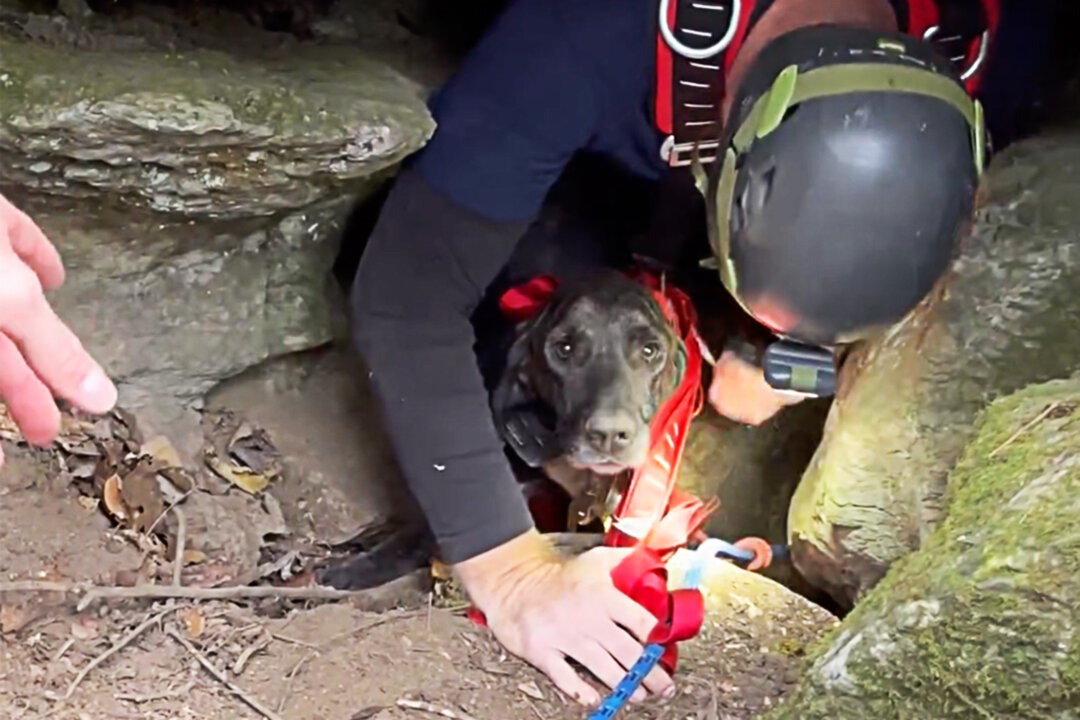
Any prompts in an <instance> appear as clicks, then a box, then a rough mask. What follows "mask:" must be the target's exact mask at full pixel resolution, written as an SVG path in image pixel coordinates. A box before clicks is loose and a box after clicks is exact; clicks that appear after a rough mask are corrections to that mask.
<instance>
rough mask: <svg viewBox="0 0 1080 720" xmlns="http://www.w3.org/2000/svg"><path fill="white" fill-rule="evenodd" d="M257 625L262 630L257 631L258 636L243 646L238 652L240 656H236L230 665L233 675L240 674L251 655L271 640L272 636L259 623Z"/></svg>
mask: <svg viewBox="0 0 1080 720" xmlns="http://www.w3.org/2000/svg"><path fill="white" fill-rule="evenodd" d="M258 627H259V628H260V629H261V630H262V632H261V633H259V638H258V639H257V640H256V641H255V642H253V643H251V644H250V645H248V646H247V647H246V648H244V651H243V652H242V653H240V657H238V658H236V662H234V663H233V667H232V671H233V675H241V674H242V673H243V672H244V667H245V666H246V665H247V662H248V660H250V659H251V656H252V655H254V654H255V653H257V652H259V651H260V650H262V649H264V648H265V647H266V646H267V645H269V644H270V642H271V641H272V640H273V637H272V636H271V635H270V633H269V631H267V629H266V628H264V627H262V626H261V625H260V626H258Z"/></svg>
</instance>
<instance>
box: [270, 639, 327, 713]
mask: <svg viewBox="0 0 1080 720" xmlns="http://www.w3.org/2000/svg"><path fill="white" fill-rule="evenodd" d="M318 654H319V652H318V651H317V650H313V651H312V652H309V653H308V654H307V655H305V656H304V657H302V658H300V662H298V663H296V665H294V666H293V669H292V670H290V671H289V674H288V675H286V676H285V690H284V691H283V692H282V693H281V699H280V700H278V704H277V711H278V712H281V711H282V710H284V709H285V703H286V702H288V700H289V695H291V694H292V686H293V681H294V680H296V675H297V674H298V673H299V672H300V668H301V667H303V665H304V663H306V662H307V661H308V660H310V659H311V658H313V657H315V656H316V655H318Z"/></svg>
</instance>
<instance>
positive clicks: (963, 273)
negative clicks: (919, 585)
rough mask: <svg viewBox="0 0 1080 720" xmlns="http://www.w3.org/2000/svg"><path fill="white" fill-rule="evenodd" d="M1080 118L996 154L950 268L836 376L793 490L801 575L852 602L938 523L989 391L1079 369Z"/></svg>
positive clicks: (793, 531) (793, 534) (991, 395)
mask: <svg viewBox="0 0 1080 720" xmlns="http://www.w3.org/2000/svg"><path fill="white" fill-rule="evenodd" d="M1077 198H1080V128H1077V127H1076V126H1073V127H1066V128H1061V129H1058V130H1056V131H1053V132H1049V133H1047V134H1046V135H1044V136H1041V137H1036V138H1033V139H1030V140H1027V141H1025V142H1022V143H1019V144H1017V145H1014V146H1012V147H1010V148H1008V149H1006V150H1005V151H1004V152H1002V153H1001V154H1000V155H998V156H997V157H996V158H995V159H994V161H993V163H992V164H991V167H990V168H989V169H988V171H987V174H986V175H985V176H984V178H983V183H982V186H981V188H980V192H979V197H978V200H977V208H976V217H975V223H974V226H973V230H972V233H971V234H970V236H969V237H967V238H966V239H965V241H964V243H963V246H962V248H961V251H960V254H959V257H958V259H957V261H956V263H955V264H954V267H953V269H952V272H951V274H950V275H949V276H948V277H947V278H945V279H944V281H943V282H942V283H941V286H940V287H939V288H938V289H937V290H936V291H935V292H934V293H933V294H932V295H931V296H930V297H928V298H927V299H926V301H925V302H924V303H922V304H921V305H920V306H919V307H918V308H916V309H915V310H914V311H913V312H912V313H911V314H910V315H909V317H907V318H906V319H905V320H904V321H903V322H901V323H900V324H899V325H898V326H897V327H895V328H893V329H892V330H891V331H890V332H889V333H887V334H885V335H884V336H883V337H881V338H879V339H877V340H876V341H875V342H873V343H872V344H870V345H868V346H866V347H863V348H861V349H859V350H858V351H857V352H856V353H854V354H853V355H852V356H851V357H850V358H849V359H848V360H847V361H846V362H845V365H844V367H843V369H842V371H841V382H840V389H839V392H838V394H837V397H836V399H835V402H834V404H833V407H832V408H831V409H830V412H829V417H828V419H827V421H826V425H825V432H824V436H823V439H822V442H821V445H820V446H819V448H818V450H817V452H816V454H815V455H814V458H813V461H812V462H811V463H810V467H809V468H808V469H807V471H806V474H805V476H804V477H803V479H802V481H801V483H800V485H799V487H798V489H797V491H796V493H795V496H794V498H793V499H792V504H791V510H790V514H789V518H788V535H789V542H790V544H791V546H792V555H793V558H794V560H795V563H796V566H797V567H798V568H799V570H800V571H801V572H802V573H803V574H804V575H805V576H806V577H807V578H808V579H810V580H811V581H812V582H813V583H814V584H815V585H818V586H819V587H822V588H825V589H827V590H828V591H829V592H830V593H831V594H832V595H833V596H834V597H835V598H836V600H837V601H838V602H840V603H841V604H842V605H844V606H848V607H850V605H851V604H852V603H853V602H854V601H855V600H856V599H857V598H858V597H859V596H860V595H861V594H862V593H864V592H865V591H866V590H867V589H869V588H871V587H873V585H874V584H875V583H876V582H878V581H879V580H880V578H881V577H882V575H883V574H884V573H885V571H886V569H887V568H888V567H889V565H890V564H891V563H892V562H894V561H895V560H897V559H898V558H900V557H902V556H904V555H905V554H907V553H909V552H911V551H912V550H915V549H917V548H918V547H919V546H920V545H921V543H922V542H923V541H924V540H925V539H926V537H927V536H928V535H929V534H930V533H931V532H932V531H933V529H934V528H935V527H936V525H937V523H938V522H940V520H941V518H942V508H943V504H942V499H943V497H944V494H945V491H946V478H947V475H948V473H949V471H950V469H951V468H952V467H953V465H954V463H955V462H956V459H957V457H958V456H959V454H960V452H961V451H962V450H963V448H964V446H965V445H966V444H967V443H968V442H969V441H970V439H971V437H972V425H973V420H974V418H975V416H976V415H977V413H978V412H979V411H980V410H982V409H983V408H984V407H986V405H987V404H988V403H989V402H991V401H993V400H994V399H995V398H997V397H1001V396H1003V395H1006V394H1008V393H1010V392H1013V391H1015V390H1017V389H1019V388H1022V387H1024V386H1026V385H1028V384H1030V383H1034V382H1043V381H1046V380H1050V379H1053V378H1059V377H1064V376H1067V375H1068V374H1069V373H1071V372H1072V371H1073V370H1074V369H1075V368H1076V367H1080V343H1078V342H1077V336H1076V328H1077V327H1080V204H1078V203H1077Z"/></svg>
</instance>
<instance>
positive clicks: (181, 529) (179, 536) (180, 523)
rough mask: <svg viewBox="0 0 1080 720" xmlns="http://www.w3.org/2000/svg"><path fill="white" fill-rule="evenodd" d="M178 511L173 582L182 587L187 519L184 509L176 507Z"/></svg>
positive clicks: (174, 510) (176, 511)
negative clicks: (181, 574)
mask: <svg viewBox="0 0 1080 720" xmlns="http://www.w3.org/2000/svg"><path fill="white" fill-rule="evenodd" d="M173 512H174V513H176V555H175V557H174V558H173V571H172V584H173V585H175V586H176V587H180V586H181V585H182V584H183V583H181V582H180V573H182V572H183V570H184V543H185V542H187V537H186V536H187V521H186V520H185V519H184V511H183V510H181V509H180V508H179V507H174V508H173Z"/></svg>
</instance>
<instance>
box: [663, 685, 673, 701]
mask: <svg viewBox="0 0 1080 720" xmlns="http://www.w3.org/2000/svg"><path fill="white" fill-rule="evenodd" d="M660 697H662V698H664V699H665V700H670V699H671V698H673V697H675V686H674V685H671V686H669V687H667V688H665V689H664V692H662V693H660Z"/></svg>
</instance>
